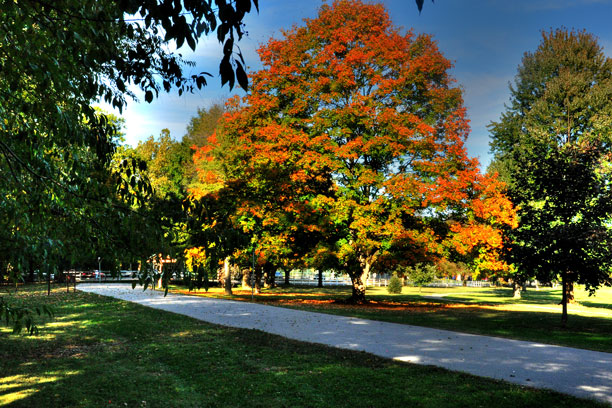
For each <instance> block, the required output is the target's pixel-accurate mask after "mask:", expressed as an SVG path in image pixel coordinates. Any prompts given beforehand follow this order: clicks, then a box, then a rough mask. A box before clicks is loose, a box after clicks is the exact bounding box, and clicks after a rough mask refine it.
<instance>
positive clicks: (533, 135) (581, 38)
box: [490, 29, 612, 323]
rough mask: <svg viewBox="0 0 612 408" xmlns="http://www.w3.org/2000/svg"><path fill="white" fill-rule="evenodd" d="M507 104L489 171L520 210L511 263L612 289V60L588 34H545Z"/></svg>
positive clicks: (567, 292)
mask: <svg viewBox="0 0 612 408" xmlns="http://www.w3.org/2000/svg"><path fill="white" fill-rule="evenodd" d="M510 89H511V100H510V104H509V106H507V108H506V111H505V112H504V113H503V114H502V116H501V119H500V120H499V122H494V123H491V125H490V131H491V135H492V142H491V150H492V152H493V154H494V160H493V164H492V168H494V169H497V170H500V174H501V176H502V177H503V178H504V179H505V181H506V182H507V184H508V191H509V195H510V196H511V198H512V200H513V201H514V204H515V205H517V207H518V208H519V216H520V226H519V228H518V229H516V230H515V231H514V232H512V233H511V236H510V237H511V240H512V243H511V246H510V251H509V254H510V255H511V258H512V261H513V262H514V263H515V264H516V265H517V266H518V268H519V272H521V273H523V274H527V275H531V274H533V275H535V276H537V277H538V278H539V279H542V280H545V281H550V280H552V279H555V278H556V276H557V275H560V276H561V280H562V284H563V298H562V302H561V303H562V305H563V314H562V321H563V322H564V323H565V322H567V303H568V301H569V300H570V299H571V296H572V289H573V284H574V283H575V282H578V283H581V284H584V285H586V288H587V289H588V290H589V291H591V292H594V291H595V290H596V289H597V288H598V287H599V286H600V285H608V284H611V283H612V280H611V278H610V271H611V269H610V268H611V267H612V263H611V261H612V252H611V248H612V247H611V243H612V234H611V231H610V216H611V214H612V212H611V211H612V192H611V190H610V182H611V181H612V180H611V175H612V174H611V173H610V159H611V153H612V150H611V147H612V145H611V144H610V142H611V141H612V140H611V137H612V122H611V121H610V119H609V118H610V115H611V114H612V60H610V59H609V58H607V57H606V56H605V54H604V53H603V50H602V48H601V47H600V46H599V44H598V43H597V39H596V38H595V37H594V36H593V35H591V34H589V33H586V32H584V31H580V32H576V31H570V32H568V31H567V30H565V29H557V30H555V31H550V32H544V33H542V42H541V44H540V45H539V47H538V48H537V50H536V51H535V52H533V53H531V52H529V53H526V54H525V56H524V57H523V61H522V64H521V65H520V66H519V69H518V74H517V76H516V80H515V83H514V85H513V86H511V88H510Z"/></svg>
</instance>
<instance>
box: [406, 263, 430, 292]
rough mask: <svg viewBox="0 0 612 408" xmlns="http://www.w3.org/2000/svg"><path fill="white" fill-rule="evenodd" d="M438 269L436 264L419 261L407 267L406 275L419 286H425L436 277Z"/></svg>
mask: <svg viewBox="0 0 612 408" xmlns="http://www.w3.org/2000/svg"><path fill="white" fill-rule="evenodd" d="M436 272H437V269H436V267H435V266H434V265H431V264H424V263H419V264H416V265H414V266H409V267H407V268H406V276H408V279H410V281H411V282H412V283H413V284H414V285H415V286H418V287H422V286H425V285H427V284H429V283H431V282H433V280H434V279H435V278H436Z"/></svg>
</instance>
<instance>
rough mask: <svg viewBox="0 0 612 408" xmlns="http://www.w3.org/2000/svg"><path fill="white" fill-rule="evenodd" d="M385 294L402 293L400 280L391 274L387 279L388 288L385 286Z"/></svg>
mask: <svg viewBox="0 0 612 408" xmlns="http://www.w3.org/2000/svg"><path fill="white" fill-rule="evenodd" d="M387 292H389V293H402V280H401V279H400V278H398V277H397V275H396V274H393V276H392V277H391V279H389V286H387Z"/></svg>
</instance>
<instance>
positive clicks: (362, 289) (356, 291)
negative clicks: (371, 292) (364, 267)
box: [348, 271, 368, 303]
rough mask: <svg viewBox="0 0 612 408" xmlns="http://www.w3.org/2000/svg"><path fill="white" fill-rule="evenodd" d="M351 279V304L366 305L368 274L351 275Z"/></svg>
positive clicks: (357, 273) (361, 272) (359, 272)
mask: <svg viewBox="0 0 612 408" xmlns="http://www.w3.org/2000/svg"><path fill="white" fill-rule="evenodd" d="M349 276H350V277H351V284H352V294H351V297H350V298H349V299H348V300H349V302H351V303H365V301H366V297H365V295H366V281H367V276H368V274H367V272H366V273H364V272H363V271H358V272H354V273H351V274H349Z"/></svg>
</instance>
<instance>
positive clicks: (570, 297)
mask: <svg viewBox="0 0 612 408" xmlns="http://www.w3.org/2000/svg"><path fill="white" fill-rule="evenodd" d="M568 278H569V277H568ZM565 291H566V294H565V298H566V299H567V303H576V299H575V298H574V282H573V281H571V280H570V279H568V282H567V285H566V287H565Z"/></svg>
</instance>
